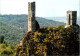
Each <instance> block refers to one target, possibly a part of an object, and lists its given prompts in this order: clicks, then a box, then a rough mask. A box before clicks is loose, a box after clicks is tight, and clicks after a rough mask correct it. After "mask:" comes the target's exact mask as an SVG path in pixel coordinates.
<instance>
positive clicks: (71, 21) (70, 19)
mask: <svg viewBox="0 0 80 56" xmlns="http://www.w3.org/2000/svg"><path fill="white" fill-rule="evenodd" d="M76 21H77V11H67V25H76V23H77V22H76Z"/></svg>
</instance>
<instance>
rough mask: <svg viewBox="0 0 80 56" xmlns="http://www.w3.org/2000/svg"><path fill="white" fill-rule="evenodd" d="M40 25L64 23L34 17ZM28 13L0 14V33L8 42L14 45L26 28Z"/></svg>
mask: <svg viewBox="0 0 80 56" xmlns="http://www.w3.org/2000/svg"><path fill="white" fill-rule="evenodd" d="M36 20H37V21H38V22H39V24H40V27H41V28H42V27H45V26H58V25H65V23H62V22H57V21H52V20H47V19H45V18H42V17H36ZM27 26H28V15H25V14H23V15H0V34H4V36H5V40H6V42H7V43H8V44H14V45H16V44H17V43H18V42H19V41H20V40H21V39H22V37H23V36H24V33H25V32H26V31H27V29H28V27H27Z"/></svg>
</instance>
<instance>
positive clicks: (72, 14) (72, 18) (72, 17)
mask: <svg viewBox="0 0 80 56" xmlns="http://www.w3.org/2000/svg"><path fill="white" fill-rule="evenodd" d="M69 26H73V27H74V30H75V32H76V36H78V35H79V25H78V24H77V11H67V24H66V26H65V28H66V27H69Z"/></svg>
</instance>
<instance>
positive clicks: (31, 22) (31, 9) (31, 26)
mask: <svg viewBox="0 0 80 56" xmlns="http://www.w3.org/2000/svg"><path fill="white" fill-rule="evenodd" d="M35 30H36V23H35V2H31V3H30V2H29V3H28V31H35Z"/></svg>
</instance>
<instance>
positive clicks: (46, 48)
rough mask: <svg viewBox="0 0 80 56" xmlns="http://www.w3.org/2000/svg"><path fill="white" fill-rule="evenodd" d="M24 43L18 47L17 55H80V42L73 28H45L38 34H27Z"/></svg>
mask: <svg viewBox="0 0 80 56" xmlns="http://www.w3.org/2000/svg"><path fill="white" fill-rule="evenodd" d="M22 41H23V45H22V46H21V45H20V46H17V52H16V55H21V54H23V53H25V55H26V54H28V53H29V54H30V55H33V54H34V56H38V55H43V53H44V52H47V55H78V54H79V42H78V41H77V37H76V34H75V32H74V28H73V27H72V26H71V27H68V28H64V26H58V27H45V28H41V29H39V30H38V31H36V32H27V33H26V34H25V35H24V37H23V40H22Z"/></svg>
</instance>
